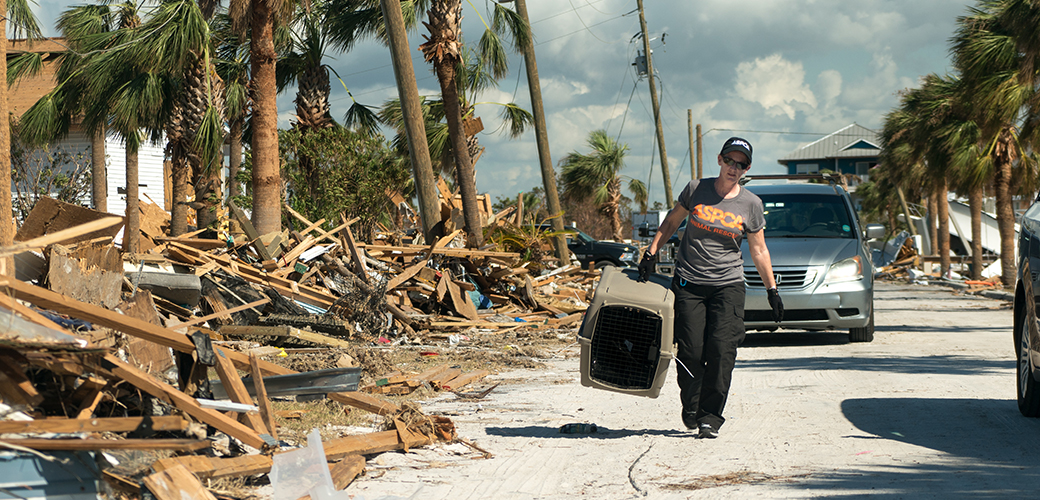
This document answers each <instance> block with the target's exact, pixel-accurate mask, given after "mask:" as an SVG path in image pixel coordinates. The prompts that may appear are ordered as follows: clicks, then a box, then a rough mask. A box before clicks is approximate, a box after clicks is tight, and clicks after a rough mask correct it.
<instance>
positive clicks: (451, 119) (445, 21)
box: [419, 0, 483, 247]
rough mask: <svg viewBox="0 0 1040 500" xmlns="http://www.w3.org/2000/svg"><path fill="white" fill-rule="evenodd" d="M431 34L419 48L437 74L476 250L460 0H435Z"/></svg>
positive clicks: (479, 237) (478, 235) (479, 239)
mask: <svg viewBox="0 0 1040 500" xmlns="http://www.w3.org/2000/svg"><path fill="white" fill-rule="evenodd" d="M428 14H429V20H430V22H429V23H427V24H426V28H427V29H428V30H429V31H430V36H429V37H427V39H426V43H424V44H422V45H420V46H419V49H420V50H422V53H423V56H424V57H425V58H426V62H429V63H432V64H433V68H434V71H435V72H436V73H437V82H438V83H439V84H440V87H441V96H442V97H443V99H444V117H445V120H446V121H447V122H448V136H449V138H450V140H451V151H452V156H453V159H454V160H455V179H456V181H455V182H456V184H457V185H458V188H459V194H461V195H462V215H463V218H464V219H465V223H466V224H465V230H466V233H467V235H468V236H469V244H470V246H473V247H479V246H481V244H482V243H483V229H482V228H481V224H480V212H479V210H478V209H477V185H476V179H475V176H476V172H475V171H474V169H473V158H471V157H470V155H469V147H468V146H467V142H466V132H465V131H464V130H463V128H462V107H461V106H460V104H459V91H458V84H459V82H457V81H456V73H457V69H458V65H459V62H461V61H462V2H461V0H434V2H433V5H432V6H430V10H429V13H428Z"/></svg>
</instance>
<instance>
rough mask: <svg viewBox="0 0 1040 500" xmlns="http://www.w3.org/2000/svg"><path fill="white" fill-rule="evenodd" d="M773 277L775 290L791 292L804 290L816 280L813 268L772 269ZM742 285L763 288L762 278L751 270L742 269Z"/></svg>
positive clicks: (753, 269)
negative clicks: (799, 289)
mask: <svg viewBox="0 0 1040 500" xmlns="http://www.w3.org/2000/svg"><path fill="white" fill-rule="evenodd" d="M773 276H774V277H775V278H776V281H777V285H776V286H777V288H779V289H781V290H784V289H788V290H793V289H796V288H804V287H805V286H806V285H810V284H812V282H813V280H815V279H816V269H813V268H792V269H773ZM744 284H745V285H747V287H748V288H765V286H766V285H765V283H763V282H762V276H760V275H759V274H758V270H757V269H755V268H753V267H751V268H747V267H746V268H744Z"/></svg>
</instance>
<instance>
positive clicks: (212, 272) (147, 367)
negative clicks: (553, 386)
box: [0, 193, 599, 499]
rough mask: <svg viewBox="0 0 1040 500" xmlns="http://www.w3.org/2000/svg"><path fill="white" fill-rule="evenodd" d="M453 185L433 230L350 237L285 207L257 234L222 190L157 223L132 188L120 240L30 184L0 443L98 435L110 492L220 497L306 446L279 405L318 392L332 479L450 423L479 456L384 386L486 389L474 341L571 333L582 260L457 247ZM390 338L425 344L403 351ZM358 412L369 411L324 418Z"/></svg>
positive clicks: (10, 252) (9, 317)
mask: <svg viewBox="0 0 1040 500" xmlns="http://www.w3.org/2000/svg"><path fill="white" fill-rule="evenodd" d="M442 194H444V193H442ZM456 201H457V200H454V199H452V198H451V197H449V196H447V195H444V196H443V200H442V202H443V203H444V206H445V210H443V213H444V214H445V220H444V221H443V225H444V227H445V228H446V229H448V233H449V234H447V236H445V237H443V238H440V239H438V240H437V241H432V242H423V241H421V236H408V234H409V233H415V231H404V230H402V229H400V228H398V229H394V230H387V231H384V232H377V233H376V234H375V236H374V238H372V240H371V241H358V240H356V239H355V237H354V235H353V234H352V231H351V225H352V224H353V222H355V221H347V220H343V221H342V223H341V224H340V225H339V226H338V227H336V228H335V229H333V230H332V231H325V230H323V229H322V223H323V222H324V221H317V222H313V223H312V222H311V221H308V220H307V219H306V218H305V217H303V216H302V215H300V214H299V213H296V212H295V211H293V210H292V209H291V208H289V207H286V211H287V212H288V213H289V214H290V215H291V216H292V217H293V218H294V219H295V220H296V221H298V222H299V223H300V224H302V227H303V228H302V229H301V230H299V231H293V230H286V231H283V232H282V233H280V234H271V235H259V234H256V231H255V229H253V227H252V225H251V224H250V222H249V219H248V218H247V217H246V216H245V214H244V213H243V212H242V210H240V209H239V208H238V207H237V206H234V204H231V206H230V210H229V212H230V217H231V221H230V222H231V224H230V227H231V228H233V229H235V228H237V229H240V231H234V230H233V231H229V232H220V233H214V232H212V231H210V232H207V231H196V232H194V233H190V234H187V235H181V236H178V237H170V236H169V235H168V233H167V231H168V228H169V226H170V223H169V215H168V214H167V213H166V212H165V211H164V210H162V209H161V208H160V207H158V206H156V205H154V204H150V203H145V202H142V206H141V232H140V234H139V235H138V237H139V238H140V240H141V245H140V247H141V248H142V249H144V250H143V253H139V254H128V253H123V252H122V251H121V250H120V249H121V248H122V246H123V245H122V244H120V245H118V246H117V245H115V243H114V240H115V239H116V238H117V234H119V233H118V231H119V229H120V228H121V225H122V219H121V218H119V217H113V216H111V215H110V214H104V213H99V212H95V211H92V210H89V209H85V208H82V207H78V206H74V205H68V204H65V203H62V202H59V201H55V200H50V199H46V198H45V199H43V200H42V201H41V202H40V203H39V204H38V205H37V208H36V209H34V210H33V211H32V213H30V214H29V216H28V218H27V219H26V221H25V223H24V224H23V226H22V228H21V229H20V231H19V232H18V235H17V236H16V243H15V245H13V246H12V247H9V248H6V249H0V256H2V257H13V261H14V262H15V268H16V276H14V277H0V289H2V293H0V323H2V324H3V325H5V327H4V328H3V329H0V454H9V455H11V456H14V457H15V458H16V459H17V460H28V461H49V460H60V459H57V458H55V457H56V456H59V455H61V454H64V453H66V452H72V453H83V452H96V453H95V454H94V455H93V456H94V458H95V459H97V463H98V464H99V466H100V472H101V474H100V476H101V477H103V478H104V480H105V481H106V482H107V483H108V485H109V487H110V489H111V491H113V492H114V495H116V496H117V497H119V498H139V497H140V496H141V495H142V490H144V489H147V490H148V491H150V492H151V494H152V495H153V496H155V497H156V498H159V499H166V498H170V499H173V498H182V497H184V495H187V496H188V497H191V498H229V497H228V496H227V495H226V494H225V493H223V492H220V491H218V490H216V489H213V488H211V483H210V482H209V480H212V479H216V478H243V479H244V480H245V481H247V482H250V483H253V484H263V483H265V482H267V481H272V482H274V481H275V479H273V478H271V477H269V476H268V473H270V472H271V468H272V465H273V464H274V463H275V462H277V461H278V460H280V459H278V458H277V457H279V456H282V454H285V453H293V450H294V449H298V448H297V447H299V446H305V445H306V438H305V434H307V432H304V431H301V430H299V429H295V427H294V426H295V425H296V424H294V423H293V422H297V421H300V420H301V419H302V418H303V417H304V416H305V415H306V414H307V413H308V412H310V411H311V410H310V409H307V408H299V407H294V409H287V408H289V407H288V406H286V405H288V404H290V402H295V403H292V404H297V403H305V402H306V401H311V400H314V399H315V398H317V399H319V400H321V401H324V403H321V404H324V405H339V406H340V407H341V409H340V410H338V414H339V415H340V417H339V418H340V419H343V422H341V423H337V424H336V425H335V426H333V425H332V424H331V423H330V424H329V425H328V426H326V427H323V428H322V429H321V434H320V436H321V439H319V440H318V441H317V445H319V446H316V447H314V449H315V450H320V453H323V454H324V459H321V460H324V461H325V462H327V463H328V465H329V472H330V476H328V478H329V480H331V482H332V485H333V486H334V487H335V489H336V490H341V489H343V488H344V487H346V485H347V484H349V483H350V482H351V481H353V480H354V479H355V478H356V477H358V475H360V474H363V471H364V469H365V459H364V458H363V457H364V456H365V455H372V454H376V453H381V452H385V451H389V450H406V451H407V450H408V449H410V448H415V447H421V446H426V445H428V444H431V443H434V442H457V443H461V444H463V445H465V446H466V447H467V449H471V450H474V452H475V453H476V454H477V457H478V458H479V457H481V456H483V457H489V456H491V455H490V453H489V452H487V451H486V450H482V449H481V448H479V446H477V445H476V444H474V443H470V442H469V441H466V440H465V439H464V438H462V437H460V436H458V435H457V434H456V431H455V428H454V424H453V423H452V422H451V420H450V419H448V418H446V417H441V416H436V415H426V414H424V413H423V411H422V409H421V408H419V407H418V406H417V405H415V404H413V403H411V402H408V401H395V400H394V399H388V398H387V397H391V398H397V397H398V396H403V395H408V394H412V393H414V392H415V391H417V390H420V389H422V390H425V391H451V392H454V393H455V394H456V395H457V396H458V397H459V398H483V397H486V396H488V394H489V393H491V392H492V390H493V389H494V386H490V387H479V386H477V384H478V383H479V382H480V381H481V380H482V379H483V378H484V377H486V376H488V375H489V374H490V373H492V372H493V370H494V367H493V366H492V365H491V363H490V362H489V360H490V359H491V358H492V357H494V356H506V357H508V356H518V355H522V354H523V353H537V352H541V351H539V350H538V349H537V348H534V347H528V346H523V345H513V344H512V343H511V342H515V343H517V344H520V343H521V342H519V341H518V339H519V338H520V335H521V332H531V335H532V336H535V337H536V336H538V335H547V337H548V338H551V339H553V340H554V341H557V342H559V341H562V339H564V338H567V339H568V340H567V342H569V336H567V335H557V334H556V333H553V332H556V331H558V330H561V329H563V330H567V329H573V328H575V327H577V326H578V323H579V322H580V320H581V314H582V311H584V309H585V308H586V307H587V303H588V301H589V300H590V294H591V293H592V292H591V291H592V290H593V288H594V281H595V280H596V279H597V278H598V276H599V272H598V271H592V270H588V271H586V270H583V269H581V268H580V266H577V265H575V264H567V265H559V263H558V262H556V261H555V259H554V258H553V257H552V256H551V255H552V254H551V246H548V245H549V244H548V242H547V241H545V242H537V241H534V242H528V244H529V245H531V248H532V249H534V250H537V251H532V252H526V255H525V257H527V258H528V260H525V261H521V259H520V257H521V255H520V253H519V252H516V251H506V249H503V248H501V247H497V246H495V245H489V246H488V247H484V248H480V249H470V248H465V247H464V242H465V237H464V236H465V235H463V234H461V231H458V230H454V231H453V230H451V229H452V228H453V227H454V220H453V215H454V212H457V211H458V210H457V207H455V205H456V203H455V202H456ZM484 201H485V202H486V201H487V200H486V199H485V200H484ZM482 206H483V208H484V210H485V212H486V213H485V216H486V219H487V221H488V227H489V228H490V229H491V231H496V230H499V231H514V232H516V228H518V227H519V226H518V225H517V221H515V220H510V219H509V215H510V214H511V212H512V210H506V211H504V212H502V213H499V214H491V213H490V204H489V203H484V204H483V205H482ZM456 218H457V217H456ZM514 218H515V217H514ZM411 220H412V222H413V223H414V222H417V220H415V219H414V218H413V219H411ZM125 238H126V235H124V240H125ZM489 241H494V239H493V238H492V239H490V240H489ZM535 247H537V248H535ZM532 257H533V260H532ZM33 282H35V283H36V284H33ZM542 332H545V333H542ZM489 338H498V339H503V340H504V342H509V343H510V344H508V345H505V346H504V347H503V348H502V349H505V350H507V352H510V353H509V354H505V355H503V354H502V353H501V351H502V349H498V350H496V352H495V353H492V355H491V356H488V357H486V358H484V360H482V361H480V362H469V363H467V362H465V361H458V362H457V361H455V360H452V359H449V358H448V357H446V356H445V357H441V355H442V354H443V353H444V352H445V351H446V350H449V349H450V350H457V351H458V352H461V353H464V354H463V356H461V357H460V358H459V359H463V360H464V359H465V358H466V356H468V355H467V354H465V353H466V352H467V351H464V350H462V349H464V348H474V349H476V348H478V346H481V345H483V344H485V343H486V342H487V339H489ZM393 351H400V352H403V353H408V355H409V356H416V357H418V358H423V359H424V360H425V358H429V360H428V361H427V362H426V363H421V364H414V365H412V369H409V368H406V367H404V366H399V365H397V364H395V363H394V362H392V361H391V360H390V356H388V353H390V352H393ZM308 360H310V361H308ZM415 367H422V369H419V370H415V369H414V368H415ZM496 385H497V384H496ZM462 389H466V390H469V392H461V390H462ZM398 399H399V398H398ZM279 408H281V409H279ZM355 410H360V411H355ZM316 413H317V412H316ZM332 414H333V415H335V414H336V412H335V411H333V412H332ZM363 415H371V416H370V417H364V416H363ZM349 419H354V420H353V421H352V422H353V423H351V422H348V420H349ZM373 419H376V420H378V419H381V420H380V422H381V423H380V424H379V425H380V427H381V428H382V430H380V431H375V432H367V433H361V434H357V433H345V432H339V431H336V430H335V429H353V430H354V431H356V430H357V424H361V425H362V426H363V425H365V424H366V422H367V423H368V424H367V425H372V423H373V422H374V421H375V420H373ZM351 426H353V427H351ZM315 430H316V431H317V429H315ZM314 444H315V443H314V442H313V441H312V442H311V446H314ZM4 449H6V450H7V451H4ZM114 450H118V451H114ZM48 453H50V454H52V455H48ZM118 453H136V454H142V453H143V454H147V455H145V456H146V457H147V458H143V459H140V460H129V461H128V460H122V461H121V460H119V459H116V458H115V455H117V454H118ZM62 456H63V455H62ZM100 458H105V459H104V460H102V459H100ZM10 463H13V462H10V461H5V462H4V464H10ZM130 464H133V466H131V465H130ZM4 467H10V465H3V464H0V476H2V475H4V474H3V470H4ZM41 470H42V469H41ZM200 479H206V480H207V482H205V483H204V482H201V481H200ZM323 484H326V485H327V482H326V483H323ZM275 486H276V490H278V491H283V492H284V491H285V489H284V488H282V489H278V488H277V485H275ZM299 493H300V495H301V496H302V495H304V494H306V493H307V492H303V491H301V492H299ZM327 493H328V492H327V491H324V492H321V493H320V494H319V496H324V497H327V496H328V495H327Z"/></svg>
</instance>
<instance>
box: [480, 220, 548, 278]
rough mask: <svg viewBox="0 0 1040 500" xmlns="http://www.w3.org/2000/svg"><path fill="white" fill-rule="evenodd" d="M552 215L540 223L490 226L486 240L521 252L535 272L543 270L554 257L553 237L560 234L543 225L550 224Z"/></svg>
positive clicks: (505, 249)
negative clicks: (548, 229) (543, 228)
mask: <svg viewBox="0 0 1040 500" xmlns="http://www.w3.org/2000/svg"><path fill="white" fill-rule="evenodd" d="M552 219H553V218H552V217H549V218H544V219H541V220H540V221H541V222H540V223H538V224H521V225H516V224H513V223H511V222H503V223H501V224H496V225H494V226H493V227H492V228H489V232H488V234H486V235H485V237H484V240H485V241H488V242H491V243H494V244H495V245H497V246H498V248H500V249H501V250H502V251H505V252H516V253H519V254H520V260H521V261H523V262H530V263H531V265H529V266H528V267H527V268H528V269H529V270H530V271H531V272H534V273H538V272H541V270H542V269H544V268H545V267H546V264H547V260H549V259H554V257H553V255H554V251H553V238H555V237H556V236H557V235H559V234H566V233H567V231H563V232H562V233H559V232H555V231H543V230H542V229H541V227H544V226H543V225H546V224H549V223H550V222H551V221H552Z"/></svg>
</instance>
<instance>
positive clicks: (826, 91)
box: [816, 69, 842, 102]
mask: <svg viewBox="0 0 1040 500" xmlns="http://www.w3.org/2000/svg"><path fill="white" fill-rule="evenodd" d="M841 84H842V78H841V73H840V72H839V71H837V70H833V69H828V70H825V71H822V72H820V76H817V77H816V87H817V88H818V89H819V91H820V98H821V99H822V100H823V101H824V102H833V101H834V100H835V99H837V98H838V96H840V95H841Z"/></svg>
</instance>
